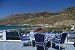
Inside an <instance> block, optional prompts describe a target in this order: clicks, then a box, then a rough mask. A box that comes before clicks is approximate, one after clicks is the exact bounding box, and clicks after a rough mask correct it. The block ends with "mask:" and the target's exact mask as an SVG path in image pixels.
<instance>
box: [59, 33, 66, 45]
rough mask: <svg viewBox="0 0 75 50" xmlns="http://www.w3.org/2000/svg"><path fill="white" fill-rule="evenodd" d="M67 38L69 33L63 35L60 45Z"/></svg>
mask: <svg viewBox="0 0 75 50" xmlns="http://www.w3.org/2000/svg"><path fill="white" fill-rule="evenodd" d="M66 36H67V33H63V34H62V36H61V41H60V44H61V43H64V42H65V39H66Z"/></svg>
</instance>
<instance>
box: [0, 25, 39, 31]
mask: <svg viewBox="0 0 75 50" xmlns="http://www.w3.org/2000/svg"><path fill="white" fill-rule="evenodd" d="M37 27H40V26H0V30H9V29H19V28H37Z"/></svg>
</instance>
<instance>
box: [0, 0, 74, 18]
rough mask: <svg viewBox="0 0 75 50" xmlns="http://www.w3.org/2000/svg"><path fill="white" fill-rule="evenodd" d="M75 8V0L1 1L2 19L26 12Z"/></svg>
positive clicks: (0, 14)
mask: <svg viewBox="0 0 75 50" xmlns="http://www.w3.org/2000/svg"><path fill="white" fill-rule="evenodd" d="M71 6H75V0H0V18H3V17H6V16H9V15H11V14H19V13H24V12H40V11H43V10H48V11H51V12H58V11H60V10H62V9H64V8H68V7H71Z"/></svg>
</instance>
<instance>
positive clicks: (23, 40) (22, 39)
mask: <svg viewBox="0 0 75 50" xmlns="http://www.w3.org/2000/svg"><path fill="white" fill-rule="evenodd" d="M18 34H19V37H20V40H21V44H23V42H25V41H28V42H29V46H30V38H29V36H22V34H21V32H19V31H18ZM21 47H22V46H21Z"/></svg>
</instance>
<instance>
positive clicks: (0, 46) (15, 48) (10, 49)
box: [0, 41, 75, 50]
mask: <svg viewBox="0 0 75 50" xmlns="http://www.w3.org/2000/svg"><path fill="white" fill-rule="evenodd" d="M20 44H21V42H15V41H11V42H0V50H36V47H32V46H24V47H22V48H21V46H20ZM48 50H58V49H54V48H51V47H50V48H49V49H48ZM62 50H64V49H62ZM66 50H75V47H74V46H73V44H66Z"/></svg>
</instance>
